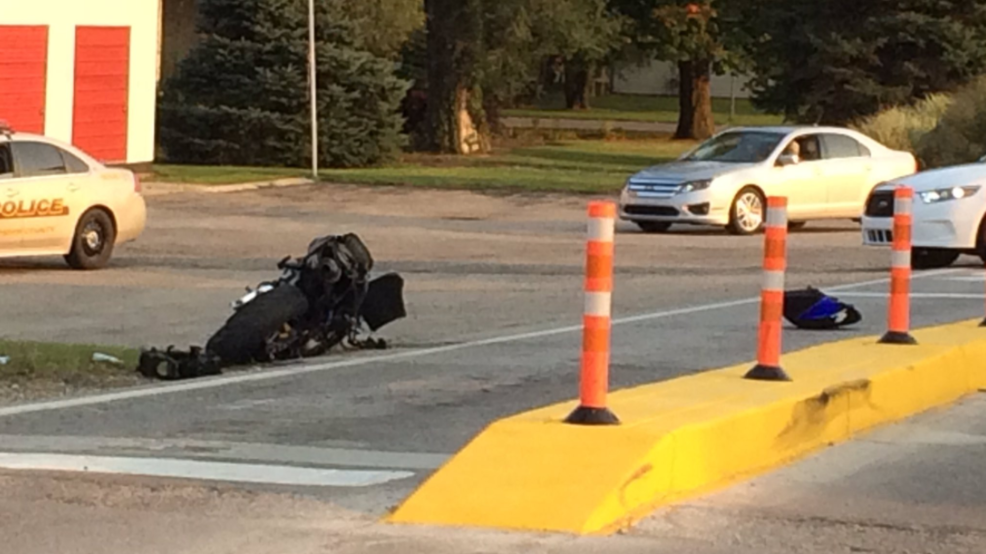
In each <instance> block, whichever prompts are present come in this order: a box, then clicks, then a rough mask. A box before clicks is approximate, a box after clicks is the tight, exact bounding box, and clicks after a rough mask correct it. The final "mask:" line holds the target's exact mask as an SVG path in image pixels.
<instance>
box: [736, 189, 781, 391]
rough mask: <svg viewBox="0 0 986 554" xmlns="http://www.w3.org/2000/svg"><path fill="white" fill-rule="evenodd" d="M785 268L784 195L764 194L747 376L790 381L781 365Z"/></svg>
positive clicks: (763, 379) (766, 379)
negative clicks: (756, 321)
mask: <svg viewBox="0 0 986 554" xmlns="http://www.w3.org/2000/svg"><path fill="white" fill-rule="evenodd" d="M786 270H787V198H785V197H780V196H771V197H769V198H767V221H766V223H765V225H764V253H763V285H762V286H761V289H760V331H759V336H758V339H757V365H756V366H754V367H753V369H751V370H750V371H749V372H748V373H747V374H746V378H747V379H757V380H760V381H790V380H791V378H790V377H788V375H787V374H786V373H784V370H783V369H781V332H782V330H783V320H782V318H783V315H784V272H785V271H786Z"/></svg>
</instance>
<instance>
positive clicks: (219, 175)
mask: <svg viewBox="0 0 986 554" xmlns="http://www.w3.org/2000/svg"><path fill="white" fill-rule="evenodd" d="M308 174H309V171H306V170H304V169H292V168H281V167H236V166H218V165H217V166H189V165H168V164H158V165H155V166H154V168H153V169H152V173H151V175H147V176H144V177H142V178H144V179H148V180H151V181H154V182H157V183H183V184H194V185H232V184H239V183H250V182H255V181H265V180H274V179H286V178H291V177H304V176H306V175H308Z"/></svg>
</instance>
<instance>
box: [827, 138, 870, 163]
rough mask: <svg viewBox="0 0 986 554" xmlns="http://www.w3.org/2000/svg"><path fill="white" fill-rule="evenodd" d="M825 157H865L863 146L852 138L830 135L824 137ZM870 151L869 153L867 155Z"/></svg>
mask: <svg viewBox="0 0 986 554" xmlns="http://www.w3.org/2000/svg"><path fill="white" fill-rule="evenodd" d="M824 140H825V157H826V158H828V159H834V158H858V157H860V156H862V155H863V152H862V150H860V148H862V145H861V144H859V142H857V141H856V140H855V139H853V138H852V137H847V136H846V135H835V134H829V135H825V136H824ZM868 154H869V151H867V155H868Z"/></svg>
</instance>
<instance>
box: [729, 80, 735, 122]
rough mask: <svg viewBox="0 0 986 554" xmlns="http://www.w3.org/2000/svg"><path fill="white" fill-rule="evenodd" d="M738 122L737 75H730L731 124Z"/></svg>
mask: <svg viewBox="0 0 986 554" xmlns="http://www.w3.org/2000/svg"><path fill="white" fill-rule="evenodd" d="M735 120H736V74H735V73H730V75H729V124H730V125H732V124H733V121H735Z"/></svg>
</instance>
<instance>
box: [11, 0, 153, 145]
mask: <svg viewBox="0 0 986 554" xmlns="http://www.w3.org/2000/svg"><path fill="white" fill-rule="evenodd" d="M159 20H160V0H0V25H48V26H49V29H48V37H49V38H48V70H47V79H48V81H47V100H46V113H45V134H46V135H48V136H50V137H52V138H56V139H58V140H62V141H65V142H71V140H72V120H73V106H74V94H75V93H74V90H75V81H74V73H75V69H74V68H75V27H76V26H79V25H82V26H89V25H92V26H129V27H130V28H131V32H130V83H129V93H128V94H129V105H128V132H127V136H128V145H127V160H126V161H127V163H131V164H133V163H146V162H150V161H153V160H154V142H155V135H154V127H155V106H156V103H157V75H158V48H159V40H158V37H159ZM0 55H2V54H0Z"/></svg>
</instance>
